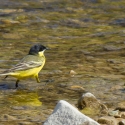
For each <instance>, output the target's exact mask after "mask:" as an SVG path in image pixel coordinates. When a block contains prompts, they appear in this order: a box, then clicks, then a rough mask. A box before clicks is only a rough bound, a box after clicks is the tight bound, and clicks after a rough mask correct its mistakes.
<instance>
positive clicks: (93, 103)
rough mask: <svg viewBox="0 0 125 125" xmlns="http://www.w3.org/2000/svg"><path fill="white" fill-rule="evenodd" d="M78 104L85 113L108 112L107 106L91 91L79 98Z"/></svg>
mask: <svg viewBox="0 0 125 125" xmlns="http://www.w3.org/2000/svg"><path fill="white" fill-rule="evenodd" d="M77 106H78V108H79V109H82V112H83V113H86V114H90V115H96V114H98V113H100V112H102V113H104V112H105V113H106V112H107V107H106V106H105V105H104V104H102V103H101V102H100V101H99V100H97V99H96V97H95V96H94V95H93V94H91V93H89V92H88V93H85V94H83V95H82V97H81V98H80V99H79V100H78V104H77Z"/></svg>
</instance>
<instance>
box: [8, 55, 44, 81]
mask: <svg viewBox="0 0 125 125" xmlns="http://www.w3.org/2000/svg"><path fill="white" fill-rule="evenodd" d="M40 54H41V56H42V58H44V59H43V61H42V64H41V66H38V67H35V68H31V69H27V70H21V71H16V72H13V73H11V74H10V75H11V76H13V77H16V78H17V79H19V80H20V79H25V78H29V77H35V76H38V73H39V72H40V70H41V69H42V68H43V66H44V64H45V57H44V56H43V53H40ZM40 54H39V56H40Z"/></svg>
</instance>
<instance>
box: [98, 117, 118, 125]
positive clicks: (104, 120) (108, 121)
mask: <svg viewBox="0 0 125 125" xmlns="http://www.w3.org/2000/svg"><path fill="white" fill-rule="evenodd" d="M98 122H99V123H100V124H105V125H118V124H117V123H118V121H117V119H115V118H114V117H110V116H104V117H101V118H99V119H98Z"/></svg>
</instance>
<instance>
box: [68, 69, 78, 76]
mask: <svg viewBox="0 0 125 125" xmlns="http://www.w3.org/2000/svg"><path fill="white" fill-rule="evenodd" d="M69 74H70V75H71V76H74V75H76V74H77V73H76V72H75V71H74V70H70V72H69Z"/></svg>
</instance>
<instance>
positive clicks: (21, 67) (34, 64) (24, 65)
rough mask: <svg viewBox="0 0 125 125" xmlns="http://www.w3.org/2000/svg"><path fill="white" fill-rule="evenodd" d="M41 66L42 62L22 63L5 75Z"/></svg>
mask: <svg viewBox="0 0 125 125" xmlns="http://www.w3.org/2000/svg"><path fill="white" fill-rule="evenodd" d="M41 65H42V62H35V61H30V62H21V63H18V64H17V65H15V66H14V67H12V68H11V69H8V70H6V71H5V72H4V73H8V72H15V71H22V70H28V69H31V68H35V67H39V66H41Z"/></svg>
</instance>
